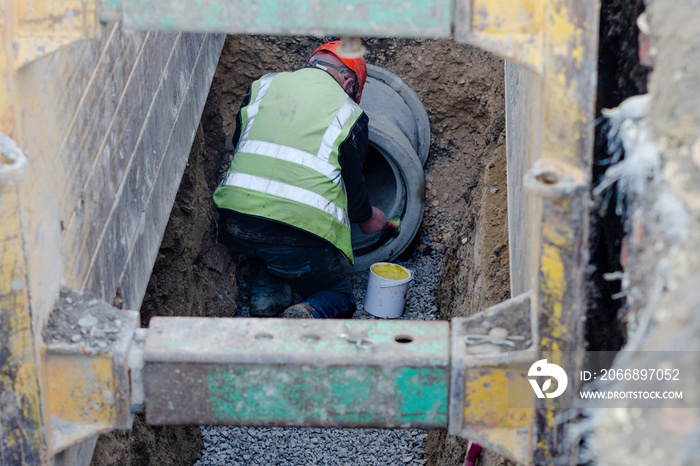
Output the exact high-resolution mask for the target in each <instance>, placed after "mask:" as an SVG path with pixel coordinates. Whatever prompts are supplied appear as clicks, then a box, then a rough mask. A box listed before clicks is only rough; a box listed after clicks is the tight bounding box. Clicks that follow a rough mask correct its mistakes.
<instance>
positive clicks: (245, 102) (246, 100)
mask: <svg viewBox="0 0 700 466" xmlns="http://www.w3.org/2000/svg"><path fill="white" fill-rule="evenodd" d="M251 87H252V84H251V85H250V86H248V92H247V93H246V95H245V97H244V98H243V102H241V106H240V107H239V108H238V113H237V114H236V130H235V131H234V132H233V138H231V139H232V142H233V148H234V149H235V148H236V146H237V145H238V140H239V139H240V138H241V109H242V108H243V107H245V106H246V105H248V104H249V103H250V88H251Z"/></svg>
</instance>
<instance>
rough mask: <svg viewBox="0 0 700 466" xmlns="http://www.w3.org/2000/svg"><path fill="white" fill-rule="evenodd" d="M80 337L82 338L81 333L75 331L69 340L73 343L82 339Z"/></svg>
mask: <svg viewBox="0 0 700 466" xmlns="http://www.w3.org/2000/svg"><path fill="white" fill-rule="evenodd" d="M82 339H83V337H82V335H80V334H79V333H76V334H75V335H73V336H72V337H70V341H72V342H73V343H77V342H79V341H80V340H82Z"/></svg>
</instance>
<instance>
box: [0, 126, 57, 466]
mask: <svg viewBox="0 0 700 466" xmlns="http://www.w3.org/2000/svg"><path fill="white" fill-rule="evenodd" d="M26 165H27V161H26V158H25V157H24V155H23V154H22V153H21V151H20V150H19V148H18V147H17V146H16V145H15V144H14V142H13V141H12V140H11V139H10V138H8V137H6V136H3V135H1V134H0V393H3V409H2V411H1V413H0V433H1V437H2V438H1V443H0V463H2V464H18V465H30V464H42V463H43V462H44V461H45V459H46V449H45V438H44V431H43V425H42V416H41V403H40V397H39V381H38V371H37V358H36V355H35V347H34V333H33V331H32V316H31V308H30V305H29V290H28V283H27V282H28V277H27V261H26V258H25V255H24V235H23V229H22V213H21V204H20V195H19V189H18V185H17V184H18V183H19V182H20V181H21V179H23V178H24V176H25V175H26V168H27V167H26Z"/></svg>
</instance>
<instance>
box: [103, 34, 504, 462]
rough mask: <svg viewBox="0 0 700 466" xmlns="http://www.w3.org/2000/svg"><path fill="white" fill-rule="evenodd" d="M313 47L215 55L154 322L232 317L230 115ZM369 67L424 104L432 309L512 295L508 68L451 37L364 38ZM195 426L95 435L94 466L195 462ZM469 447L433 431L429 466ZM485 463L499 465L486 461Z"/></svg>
mask: <svg viewBox="0 0 700 466" xmlns="http://www.w3.org/2000/svg"><path fill="white" fill-rule="evenodd" d="M320 43H321V40H319V39H316V38H290V37H271V36H230V37H228V38H227V40H226V43H225V45H224V50H223V52H222V56H221V60H220V63H219V67H218V69H217V72H216V75H215V77H214V81H213V83H212V88H211V91H210V95H209V98H208V101H207V105H206V108H205V110H204V115H203V117H202V124H201V128H200V131H198V133H197V136H196V138H195V142H194V145H193V149H192V154H191V156H190V161H189V163H188V167H187V169H186V172H185V174H184V175H183V181H182V184H181V187H180V191H179V193H178V196H177V200H176V204H175V206H174V207H173V212H172V214H171V219H170V223H169V224H168V227H167V230H166V234H165V237H164V239H163V243H162V245H161V250H160V254H159V257H158V260H157V262H156V265H155V267H154V272H153V276H152V277H151V281H150V283H149V286H148V290H147V296H146V298H145V300H144V304H143V307H142V310H141V315H142V324H143V325H144V326H146V325H147V323H148V320H149V319H150V317H152V316H155V315H195V316H232V315H235V312H236V308H235V296H236V270H237V268H236V261H235V258H234V257H232V255H231V254H230V252H229V251H228V249H227V248H226V246H224V244H223V242H222V241H221V240H219V239H217V234H216V214H215V211H214V208H213V204H212V203H211V193H212V192H213V189H214V188H215V186H216V184H217V182H218V180H219V179H220V177H221V176H222V175H223V170H224V169H225V167H226V165H227V164H228V161H229V160H230V156H231V153H232V147H231V135H232V133H233V130H234V125H235V114H236V111H237V110H238V107H239V105H240V102H241V100H242V98H243V96H244V94H245V92H246V88H247V86H248V85H249V84H250V83H251V82H252V81H253V80H255V79H257V78H258V77H260V76H261V75H263V74H265V73H268V72H272V71H285V70H294V69H297V68H299V67H301V66H303V64H304V61H305V58H306V57H307V56H308V55H309V54H310V53H311V52H312V51H313V50H314V49H315V48H316V47H317V46H318V45H319V44H320ZM365 46H366V47H367V49H368V53H367V56H366V59H367V61H368V62H369V63H373V64H376V65H380V66H383V67H385V68H387V69H388V70H390V71H392V72H394V73H395V74H397V75H398V76H400V77H401V78H402V79H403V80H404V81H405V82H406V83H407V84H408V85H409V86H410V87H411V88H412V89H413V90H414V91H415V92H416V93H417V94H418V96H419V97H420V99H421V100H422V102H423V103H424V105H425V107H426V110H427V112H428V115H429V118H430V123H431V148H430V154H429V157H428V160H427V162H426V164H425V173H426V198H425V200H426V208H425V216H424V218H423V223H422V225H421V229H420V231H419V234H418V236H419V237H421V238H423V240H422V241H417V242H415V243H414V244H413V245H412V246H411V247H409V249H408V250H407V251H406V253H405V255H410V254H416V253H425V248H433V249H439V250H441V251H442V252H443V253H444V257H445V259H444V261H443V262H442V264H443V270H435V273H436V274H442V281H441V285H440V292H439V296H438V297H437V298H438V299H437V302H438V305H439V313H440V316H441V318H444V319H449V318H451V317H454V316H466V315H471V314H474V313H475V312H478V311H480V310H482V309H484V308H486V307H488V306H490V305H492V304H495V303H498V302H500V301H502V300H504V299H507V298H508V297H509V275H508V243H507V238H508V233H507V220H506V162H505V132H504V126H505V121H504V114H505V112H504V82H503V61H502V60H500V59H498V58H495V57H494V56H493V55H491V54H489V53H487V52H484V51H482V50H479V49H477V48H473V47H470V46H467V45H463V44H456V43H455V42H454V41H450V40H388V39H370V40H367V41H365ZM201 446H202V443H201V436H200V434H199V428H198V427H158V428H150V427H148V426H145V425H144V423H143V421H142V419H140V418H139V419H137V423H136V428H135V429H134V430H133V431H131V432H129V433H117V434H110V435H108V436H102V437H101V438H100V441H99V442H98V446H97V449H96V453H95V456H94V458H93V464H95V465H107V464H110V465H117V464H120V465H121V464H139V465H143V464H182V465H191V464H192V463H193V462H194V461H195V460H196V459H197V458H198V456H199V452H200V450H201ZM465 448H466V443H465V441H463V440H461V439H456V438H454V437H450V436H447V435H446V434H445V432H439V431H437V432H431V433H430V434H429V436H428V441H427V443H426V458H427V459H428V460H429V464H434V465H460V464H462V463H463V461H464V452H465ZM484 459H485V460H486V461H484V462H482V464H489V465H493V464H499V463H501V460H500V459H499V458H496V457H493V456H491V455H488V454H485V455H484Z"/></svg>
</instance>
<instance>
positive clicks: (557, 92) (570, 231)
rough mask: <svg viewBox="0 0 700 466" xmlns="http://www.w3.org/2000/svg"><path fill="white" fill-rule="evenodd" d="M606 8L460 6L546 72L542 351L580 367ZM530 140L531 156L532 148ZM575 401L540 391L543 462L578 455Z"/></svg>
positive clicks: (473, 29) (539, 254) (463, 34)
mask: <svg viewBox="0 0 700 466" xmlns="http://www.w3.org/2000/svg"><path fill="white" fill-rule="evenodd" d="M599 10H600V3H599V1H598V0H548V1H544V2H539V1H534V0H504V1H501V2H489V1H486V0H462V1H458V2H457V8H456V13H455V15H456V17H455V35H456V38H457V40H462V41H467V42H470V43H472V44H474V45H477V46H479V47H482V48H485V49H487V50H490V51H492V52H495V53H497V54H499V55H501V56H503V57H505V58H507V59H509V60H511V61H512V62H514V63H516V64H518V65H521V66H524V67H527V68H528V69H530V70H532V71H534V72H536V73H537V74H538V75H539V76H540V79H539V80H538V81H539V84H540V85H541V92H540V93H539V95H540V96H541V97H540V102H538V103H535V104H534V105H539V106H540V111H539V115H540V121H539V122H538V123H539V127H540V128H541V134H540V135H539V147H540V148H541V149H540V150H541V152H540V153H539V154H535V157H532V158H533V159H535V160H537V162H536V163H535V164H534V166H533V167H532V168H531V169H530V170H529V171H528V172H527V174H526V175H525V180H524V188H525V190H526V191H527V192H529V193H530V194H531V195H533V196H536V197H537V198H539V199H541V212H542V213H541V215H542V216H541V221H540V222H539V234H537V235H536V238H535V239H534V240H533V241H532V243H533V244H531V245H530V247H531V248H532V250H533V251H534V256H535V258H536V264H535V265H534V268H535V270H534V271H533V273H532V281H533V290H534V293H533V299H532V318H533V321H534V322H535V324H536V325H535V327H536V328H535V334H536V335H535V338H536V340H535V341H537V342H538V349H539V352H540V356H539V357H540V358H547V360H548V362H550V363H555V364H558V365H560V366H562V367H563V368H564V369H565V370H566V372H567V373H568V374H575V373H577V372H578V370H579V368H580V365H581V363H582V358H583V353H584V348H583V332H582V324H583V322H582V319H583V318H584V312H585V310H584V286H585V285H584V268H585V267H586V264H587V242H588V223H589V220H588V219H589V208H588V202H587V201H588V196H589V194H588V193H589V185H590V179H591V164H592V158H593V125H594V119H595V113H594V112H595V92H596V76H597V73H596V71H597V66H596V65H597V50H598V23H599ZM533 124H534V123H533ZM535 127H536V125H535ZM535 146H536V145H535ZM521 149H522V151H523V156H527V151H528V150H532V148H531V147H529V148H527V147H526V148H521ZM531 214H532V212H531ZM537 220H538V219H535V220H533V221H535V222H537ZM568 392H569V393H573V391H572V390H569V391H568ZM570 401H571V395H569V396H567V395H566V394H565V395H563V396H561V397H559V398H555V399H547V398H545V399H542V400H538V402H537V405H536V439H537V441H536V445H535V451H534V458H533V460H534V462H535V464H552V463H554V462H555V460H556V459H557V458H568V459H567V460H564V461H569V462H570V463H572V464H575V461H576V455H575V454H574V453H575V451H573V450H575V448H576V447H575V445H569V444H568V443H567V442H566V439H565V438H564V436H563V433H564V431H563V427H562V425H561V417H559V415H561V414H564V413H565V409H566V407H567V406H570Z"/></svg>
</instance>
